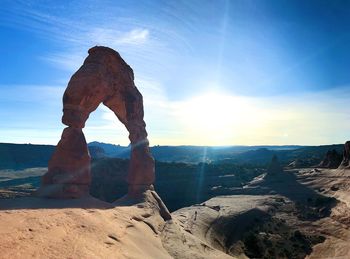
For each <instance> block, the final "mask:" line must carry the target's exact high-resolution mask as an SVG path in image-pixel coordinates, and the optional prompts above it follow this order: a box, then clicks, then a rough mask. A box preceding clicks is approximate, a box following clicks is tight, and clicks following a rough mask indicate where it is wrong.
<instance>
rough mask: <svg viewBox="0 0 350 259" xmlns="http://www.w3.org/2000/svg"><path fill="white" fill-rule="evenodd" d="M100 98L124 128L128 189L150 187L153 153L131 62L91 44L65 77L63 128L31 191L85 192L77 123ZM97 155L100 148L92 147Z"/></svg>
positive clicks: (85, 165) (84, 156)
mask: <svg viewBox="0 0 350 259" xmlns="http://www.w3.org/2000/svg"><path fill="white" fill-rule="evenodd" d="M101 103H103V104H104V105H105V106H107V107H108V108H110V109H111V110H112V111H113V112H114V113H115V115H116V117H118V119H119V120H120V121H121V122H122V123H123V124H124V125H125V127H126V128H127V130H128V131H129V139H130V142H131V157H130V164H129V170H128V176H127V182H128V186H129V189H128V195H129V196H132V197H135V196H139V195H140V194H141V193H143V192H144V191H145V190H148V189H152V188H153V187H152V184H153V182H154V180H155V173H154V159H153V157H152V155H151V153H150V149H149V143H148V140H147V131H146V124H145V122H144V120H143V117H144V111H143V98H142V95H141V93H140V92H139V91H138V90H137V88H136V86H135V84H134V73H133V70H132V69H131V67H130V66H129V65H128V64H127V63H126V62H125V61H124V60H123V59H122V58H121V56H120V55H119V53H118V52H116V51H115V50H113V49H111V48H108V47H102V46H96V47H93V48H91V49H90V50H89V55H88V57H87V58H86V59H85V61H84V63H83V65H82V66H81V67H80V68H79V69H78V71H77V72H75V73H74V75H73V76H72V77H71V79H70V81H69V83H68V86H67V88H66V90H65V92H64V95H63V116H62V123H64V124H65V125H67V126H68V127H67V128H65V129H64V130H63V133H62V137H61V140H60V141H59V143H58V145H57V147H56V150H55V152H54V153H53V155H52V157H51V160H50V161H49V165H48V172H47V173H46V174H45V175H44V176H43V177H42V183H41V188H40V189H39V190H38V192H37V194H38V195H39V196H42V197H50V198H80V197H83V196H86V195H88V194H89V186H90V183H91V172H90V160H91V158H90V154H89V151H88V148H87V143H86V140H85V137H84V133H83V131H82V129H83V128H84V127H85V122H86V121H87V119H88V118H89V115H90V113H91V112H93V111H94V110H96V108H97V107H98V106H99V105H100V104H101ZM93 151H94V152H96V153H97V155H98V156H99V155H103V154H102V152H101V150H97V149H95V150H93Z"/></svg>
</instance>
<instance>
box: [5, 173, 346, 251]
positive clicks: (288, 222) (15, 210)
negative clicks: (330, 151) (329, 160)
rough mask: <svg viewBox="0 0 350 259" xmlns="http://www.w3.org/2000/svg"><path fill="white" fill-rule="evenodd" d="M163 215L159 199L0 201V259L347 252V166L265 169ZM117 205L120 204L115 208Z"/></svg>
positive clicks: (23, 199) (31, 199)
mask: <svg viewBox="0 0 350 259" xmlns="http://www.w3.org/2000/svg"><path fill="white" fill-rule="evenodd" d="M236 192H237V195H230V196H219V197H215V198H212V199H210V200H208V201H206V202H203V203H201V204H197V205H194V206H191V207H187V208H182V209H180V210H177V211H175V212H173V213H172V219H166V218H165V219H164V218H163V217H162V216H161V213H160V208H159V206H158V205H157V204H158V203H157V202H156V201H155V200H154V198H152V196H150V195H149V194H148V196H147V197H146V202H144V203H139V204H136V203H135V204H129V205H128V206H125V203H124V204H121V203H115V204H111V203H105V202H102V201H99V200H96V199H93V198H87V199H78V200H71V201H66V200H65V201H63V200H49V199H38V198H33V197H23V198H17V199H3V200H0V240H1V242H0V250H1V251H2V252H1V254H0V257H1V258H24V257H25V258H28V257H34V258H44V257H45V258H47V257H48V255H49V257H50V258H76V257H81V258H305V257H307V258H350V242H349V240H350V220H349V218H350V209H349V206H350V198H349V197H350V196H349V192H350V170H338V169H315V168H314V169H312V168H305V169H294V170H290V171H285V172H282V173H281V174H280V175H277V176H275V177H271V176H268V175H267V176H266V175H265V176H264V177H260V178H257V179H255V180H254V181H253V182H251V183H250V184H248V185H246V186H244V187H243V188H240V189H239V190H238V189H237V190H236ZM121 205H123V206H121Z"/></svg>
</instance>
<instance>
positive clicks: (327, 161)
mask: <svg viewBox="0 0 350 259" xmlns="http://www.w3.org/2000/svg"><path fill="white" fill-rule="evenodd" d="M341 160H342V156H341V155H340V154H338V152H337V151H336V150H335V149H333V150H328V151H327V153H326V156H325V157H324V159H323V160H322V161H321V163H320V164H319V165H318V166H319V167H324V168H337V167H338V166H339V164H340V162H341Z"/></svg>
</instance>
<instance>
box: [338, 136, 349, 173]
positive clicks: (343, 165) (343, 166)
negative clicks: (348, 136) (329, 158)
mask: <svg viewBox="0 0 350 259" xmlns="http://www.w3.org/2000/svg"><path fill="white" fill-rule="evenodd" d="M338 168H339V169H350V141H347V142H346V143H345V144H344V151H343V160H342V162H341V163H340V165H339V167H338Z"/></svg>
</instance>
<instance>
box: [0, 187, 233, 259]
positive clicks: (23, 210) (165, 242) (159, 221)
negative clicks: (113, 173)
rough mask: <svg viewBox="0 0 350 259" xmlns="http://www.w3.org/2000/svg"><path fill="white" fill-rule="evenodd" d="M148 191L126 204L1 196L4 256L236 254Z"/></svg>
mask: <svg viewBox="0 0 350 259" xmlns="http://www.w3.org/2000/svg"><path fill="white" fill-rule="evenodd" d="M145 196H146V197H145V199H144V200H145V202H143V203H138V204H134V205H127V206H126V205H125V206H122V204H123V203H124V204H125V203H127V202H126V200H123V201H117V202H116V204H114V205H112V204H109V203H105V202H102V201H99V200H96V199H94V198H91V197H86V198H81V199H70V200H60V199H43V198H36V197H26V198H18V199H12V200H10V199H9V200H0V240H1V242H0V251H1V253H0V258H13V259H16V258H121V259H123V258H140V259H141V258H142V259H154V258H157V259H158V258H159V259H163V258H164V259H166V258H181V259H182V258H185V259H186V258H188V259H190V258H194V259H196V258H198V259H199V258H232V257H230V256H228V255H226V254H224V253H222V252H220V251H218V250H215V249H214V248H212V247H211V246H210V245H208V244H206V243H205V242H202V241H201V240H200V239H198V238H197V237H195V236H193V235H191V234H189V233H187V232H186V231H184V230H183V229H182V228H181V227H180V225H179V223H178V221H177V220H171V219H169V218H166V217H164V214H163V213H164V211H162V210H163V209H162V208H160V206H159V201H157V199H156V197H155V196H154V195H153V194H152V192H150V191H147V192H146V194H145ZM129 202H130V203H132V201H131V200H129ZM165 216H166V215H165ZM165 219H166V220H165Z"/></svg>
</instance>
